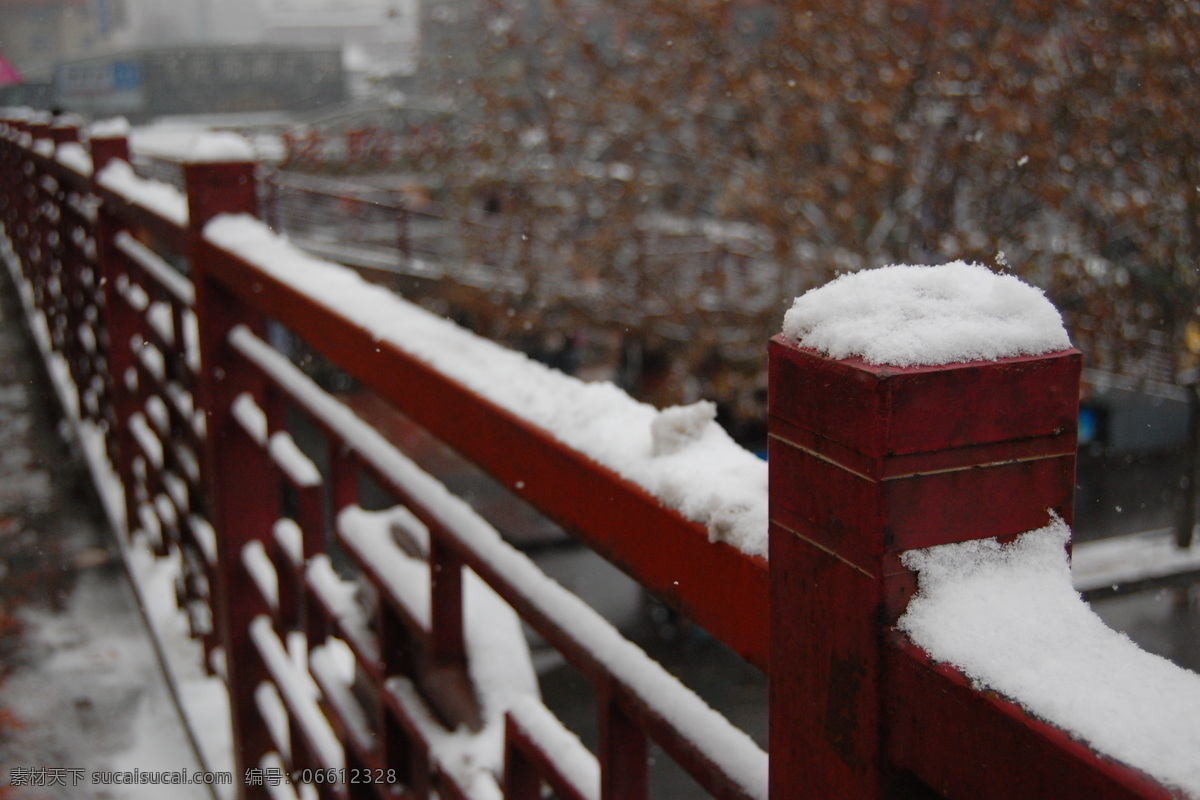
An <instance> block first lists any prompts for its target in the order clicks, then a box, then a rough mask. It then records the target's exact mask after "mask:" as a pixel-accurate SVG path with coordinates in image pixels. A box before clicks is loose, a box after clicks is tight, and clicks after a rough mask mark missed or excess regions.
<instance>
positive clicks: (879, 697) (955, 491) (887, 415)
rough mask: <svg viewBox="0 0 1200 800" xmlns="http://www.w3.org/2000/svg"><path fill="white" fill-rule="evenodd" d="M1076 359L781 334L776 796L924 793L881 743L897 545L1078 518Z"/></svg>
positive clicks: (775, 434) (774, 445)
mask: <svg viewBox="0 0 1200 800" xmlns="http://www.w3.org/2000/svg"><path fill="white" fill-rule="evenodd" d="M1080 367H1081V357H1080V354H1079V352H1078V351H1076V350H1067V351H1063V352H1060V353H1054V354H1050V355H1047V356H1044V357H1036V358H1013V359H1005V360H1000V361H995V362H974V363H971V364H950V365H946V366H943V367H917V368H907V369H904V368H894V367H878V366H873V365H869V364H866V363H864V362H862V361H860V360H857V359H846V360H841V361H835V360H832V359H829V358H825V357H823V356H821V355H820V354H818V353H816V352H814V351H812V350H808V349H805V348H801V347H799V346H797V345H795V344H793V343H792V342H790V341H787V340H785V339H784V338H783V337H776V338H775V339H774V340H772V342H771V344H770V416H769V425H770V464H771V476H770V519H771V523H770V550H771V558H770V564H771V587H772V588H771V592H772V593H771V609H772V612H771V676H770V680H771V709H770V714H771V722H770V724H771V797H772V798H774V799H775V800H785V799H786V800H796V799H797V798H831V797H837V798H845V799H846V800H875V798H883V797H887V798H896V797H921V796H928V790H926V789H925V788H924V787H921V786H917V785H915V781H913V780H911V779H909V778H906V776H905V775H903V774H901V773H900V772H899V771H898V770H895V769H893V768H892V767H891V765H890V764H889V762H888V758H887V752H888V743H887V718H886V712H885V708H886V704H885V682H884V677H885V675H884V670H885V665H884V656H883V652H884V650H883V647H884V645H883V637H884V634H885V633H886V631H887V630H888V629H889V628H890V626H891V625H892V624H893V623H894V622H895V620H896V618H897V617H898V616H899V614H901V613H902V612H903V610H904V608H905V606H906V605H907V602H908V599H909V597H910V596H911V594H912V592H913V591H914V580H913V577H912V576H911V575H910V574H909V573H908V572H907V571H906V570H905V569H904V568H903V567H902V566H901V565H900V560H899V559H900V554H901V553H903V552H904V551H906V550H909V549H913V548H921V547H928V546H931V545H935V544H945V543H949V542H959V541H968V540H972V539H983V538H989V537H993V536H998V537H1013V536H1015V535H1017V534H1019V533H1022V532H1024V531H1028V530H1033V529H1036V528H1039V527H1042V526H1044V525H1045V524H1046V523H1047V521H1048V516H1047V509H1051V510H1053V511H1054V512H1056V513H1057V514H1059V515H1060V516H1061V517H1062V518H1063V519H1065V520H1066V521H1068V522H1070V520H1071V512H1072V503H1073V495H1074V479H1075V444H1076V443H1075V426H1076V418H1077V414H1078V396H1079V395H1078V386H1079V375H1080ZM982 509H986V510H987V511H986V513H980V511H981V510H982ZM933 720H934V718H933V717H931V723H930V724H936V723H935V722H934V721H933ZM951 750H952V748H948V749H947V753H949V752H950V751H951Z"/></svg>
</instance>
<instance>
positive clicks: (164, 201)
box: [96, 160, 188, 228]
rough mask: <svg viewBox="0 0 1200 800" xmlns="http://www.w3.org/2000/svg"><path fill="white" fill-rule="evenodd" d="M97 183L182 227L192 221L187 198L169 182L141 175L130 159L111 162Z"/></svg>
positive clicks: (101, 172) (99, 175)
mask: <svg viewBox="0 0 1200 800" xmlns="http://www.w3.org/2000/svg"><path fill="white" fill-rule="evenodd" d="M96 182H97V183H99V184H100V185H101V186H103V187H104V188H105V189H109V190H111V191H113V192H116V193H117V194H119V195H121V196H122V197H124V198H125V199H126V200H128V201H129V202H131V203H134V204H136V205H139V206H141V207H142V208H144V209H146V210H147V211H150V212H152V213H154V214H157V215H158V216H160V217H162V218H163V219H165V220H167V221H168V222H172V223H174V224H175V225H178V226H179V227H181V228H183V227H186V226H187V224H188V205H187V197H186V196H184V195H183V194H182V193H181V192H180V191H179V190H178V189H176V188H175V187H174V186H171V185H170V184H169V183H163V182H162V181H154V180H147V179H145V178H140V177H138V176H137V175H135V174H134V172H133V167H131V166H130V165H129V162H127V161H121V160H115V161H111V162H109V164H108V166H106V167H105V168H104V169H102V170H100V173H99V174H98V175H97V176H96Z"/></svg>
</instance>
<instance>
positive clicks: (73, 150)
mask: <svg viewBox="0 0 1200 800" xmlns="http://www.w3.org/2000/svg"><path fill="white" fill-rule="evenodd" d="M54 157H55V158H56V159H58V163H60V164H62V165H63V166H65V167H69V168H70V169H72V170H74V171H75V172H78V173H79V174H80V175H84V176H87V177H91V174H92V156H91V154H90V153H89V152H88V151H87V150H86V149H84V147H83V145H81V144H79V143H78V142H63V143H62V144H60V145H59V146H58V148H57V149H56V150H55V151H54Z"/></svg>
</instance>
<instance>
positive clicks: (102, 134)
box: [84, 117, 133, 139]
mask: <svg viewBox="0 0 1200 800" xmlns="http://www.w3.org/2000/svg"><path fill="white" fill-rule="evenodd" d="M132 131H133V126H132V125H130V124H129V120H127V119H125V117H112V118H110V119H101V120H96V121H95V122H93V123H92V124H91V125H89V126H88V127H87V129H86V130H85V132H84V133H85V135H86V136H87V138H88V139H125V138H128V136H129V134H130V133H131V132H132Z"/></svg>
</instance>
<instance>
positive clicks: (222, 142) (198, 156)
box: [187, 131, 257, 163]
mask: <svg viewBox="0 0 1200 800" xmlns="http://www.w3.org/2000/svg"><path fill="white" fill-rule="evenodd" d="M256 157H257V156H256V154H255V152H254V145H252V144H250V140H249V139H247V138H246V137H245V136H242V135H240V134H237V133H233V132H231V131H213V132H210V133H204V134H202V135H199V136H197V137H196V140H195V142H194V143H193V144H192V149H191V152H189V153H188V156H187V160H188V161H191V162H193V163H219V162H232V161H254V160H255V158H256Z"/></svg>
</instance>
